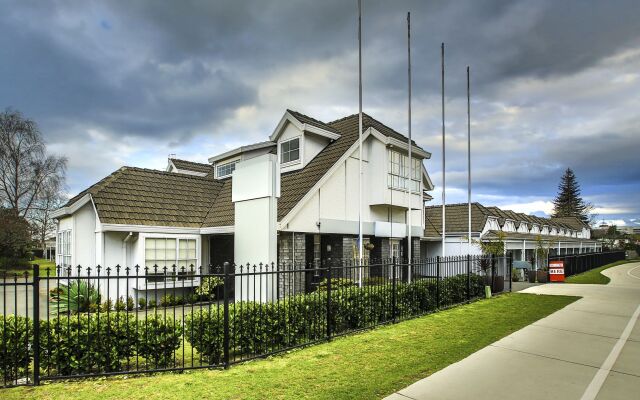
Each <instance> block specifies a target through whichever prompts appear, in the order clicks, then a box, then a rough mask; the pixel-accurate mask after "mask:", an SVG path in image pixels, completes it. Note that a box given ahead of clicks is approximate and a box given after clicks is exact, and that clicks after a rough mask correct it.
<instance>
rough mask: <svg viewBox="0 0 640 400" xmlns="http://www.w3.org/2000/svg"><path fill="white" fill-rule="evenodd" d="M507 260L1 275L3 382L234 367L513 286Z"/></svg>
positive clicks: (473, 258) (77, 270)
mask: <svg viewBox="0 0 640 400" xmlns="http://www.w3.org/2000/svg"><path fill="white" fill-rule="evenodd" d="M511 265H512V263H511V259H510V258H509V257H485V256H463V257H447V258H440V257H437V258H431V259H426V260H420V261H415V262H411V263H408V262H399V261H397V260H381V261H375V260H364V261H363V262H362V263H359V262H331V261H326V262H323V263H320V264H312V265H298V264H295V263H280V264H277V265H275V264H258V265H237V266H236V265H230V264H225V265H224V266H220V267H211V266H210V267H205V268H194V267H179V266H172V267H162V268H160V267H157V266H154V267H149V268H145V267H137V266H136V267H133V268H122V267H120V266H116V267H114V268H102V267H99V266H98V267H96V268H82V267H76V268H69V267H67V268H60V267H58V268H57V269H56V271H50V270H45V271H44V272H42V273H40V272H39V270H38V267H37V266H35V267H34V269H33V271H32V275H31V276H30V275H29V274H27V273H25V274H24V275H18V274H6V273H5V274H3V275H2V276H1V279H0V289H1V290H2V294H1V295H0V300H1V301H2V305H1V307H0V310H1V311H2V316H1V317H0V331H1V332H0V335H1V338H2V344H1V346H0V347H1V348H0V371H1V372H2V386H5V387H6V386H15V385H37V384H39V383H40V382H41V381H43V380H56V379H69V378H79V377H88V376H106V375H116V374H130V373H146V372H155V371H176V370H184V369H196V368H215V367H227V366H229V365H231V364H233V363H237V362H241V361H245V360H249V359H252V358H256V357H264V356H267V355H271V354H274V353H278V352H281V351H285V350H288V349H292V348H295V347H300V346H306V345H310V344H313V343H317V342H322V341H327V340H331V338H332V337H334V336H338V335H343V334H346V333H349V332H354V331H357V330H362V329H367V328H371V327H374V326H377V325H381V324H386V323H391V322H395V321H398V320H402V319H407V318H412V317H416V316H420V315H423V314H426V313H431V312H434V311H437V310H439V309H442V308H446V307H450V306H453V305H456V304H460V303H464V302H467V301H470V300H473V299H476V298H479V297H481V296H484V293H485V286H490V287H491V288H492V289H493V292H498V293H499V292H503V291H510V290H511V286H510V285H511Z"/></svg>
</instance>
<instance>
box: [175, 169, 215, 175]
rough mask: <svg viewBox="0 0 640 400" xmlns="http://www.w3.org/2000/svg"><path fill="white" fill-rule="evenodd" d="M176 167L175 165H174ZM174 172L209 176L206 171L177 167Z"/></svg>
mask: <svg viewBox="0 0 640 400" xmlns="http://www.w3.org/2000/svg"><path fill="white" fill-rule="evenodd" d="M174 168H175V167H174ZM174 174H184V175H195V176H207V173H206V172H198V171H192V170H190V169H178V168H176V170H175V172H174Z"/></svg>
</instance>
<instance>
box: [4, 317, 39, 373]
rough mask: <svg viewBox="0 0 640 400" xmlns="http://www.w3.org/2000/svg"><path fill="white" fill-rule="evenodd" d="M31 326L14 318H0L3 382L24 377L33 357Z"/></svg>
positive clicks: (27, 320) (24, 320) (29, 323)
mask: <svg viewBox="0 0 640 400" xmlns="http://www.w3.org/2000/svg"><path fill="white" fill-rule="evenodd" d="M32 343H33V324H32V322H31V320H29V319H27V318H25V317H20V316H15V315H7V316H0V370H2V378H3V380H4V381H14V380H16V379H19V378H21V377H23V376H24V374H25V373H26V367H27V366H28V365H29V363H30V362H31V357H32V356H33V350H32Z"/></svg>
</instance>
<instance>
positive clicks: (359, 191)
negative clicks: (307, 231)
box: [358, 0, 363, 286]
mask: <svg viewBox="0 0 640 400" xmlns="http://www.w3.org/2000/svg"><path fill="white" fill-rule="evenodd" d="M358 169H359V173H358V259H359V263H360V266H361V268H359V269H358V271H359V279H358V280H359V283H358V284H359V285H360V286H362V250H363V243H362V0H358Z"/></svg>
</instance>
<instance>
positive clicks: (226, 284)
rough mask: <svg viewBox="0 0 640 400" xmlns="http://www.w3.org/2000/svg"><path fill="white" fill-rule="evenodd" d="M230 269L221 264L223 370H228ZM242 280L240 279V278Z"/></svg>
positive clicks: (228, 265) (226, 264) (225, 264)
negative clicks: (222, 273) (222, 279)
mask: <svg viewBox="0 0 640 400" xmlns="http://www.w3.org/2000/svg"><path fill="white" fill-rule="evenodd" d="M230 268H231V264H229V263H228V262H225V263H224V264H223V269H224V290H223V292H224V316H223V318H224V328H223V329H224V333H223V334H224V337H223V341H222V346H223V348H224V350H223V351H224V368H225V369H226V368H229V294H230V293H229V292H230V290H231V276H230V274H229V270H230ZM240 279H242V277H241V278H240Z"/></svg>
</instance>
